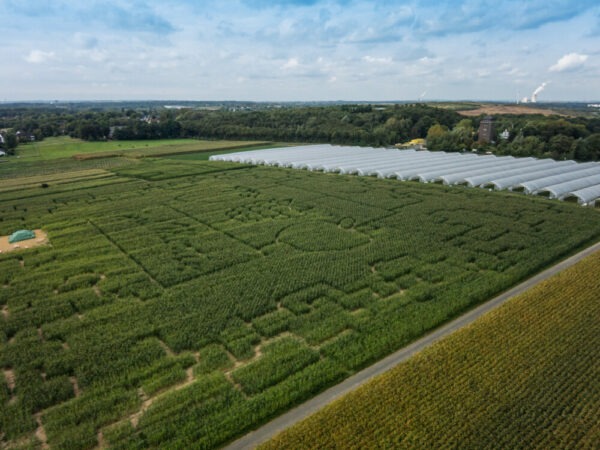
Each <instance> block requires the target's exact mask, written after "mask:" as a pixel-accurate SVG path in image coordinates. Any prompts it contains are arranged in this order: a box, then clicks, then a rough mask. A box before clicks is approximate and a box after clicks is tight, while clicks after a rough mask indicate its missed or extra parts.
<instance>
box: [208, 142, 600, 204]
mask: <svg viewBox="0 0 600 450" xmlns="http://www.w3.org/2000/svg"><path fill="white" fill-rule="evenodd" d="M210 159H211V160H212V161H233V162H240V163H246V164H262V165H268V166H279V167H291V168H294V169H307V170H311V171H315V170H316V171H321V172H337V173H341V174H356V175H364V176H377V177H379V178H396V179H398V180H418V181H421V182H423V183H435V182H440V183H444V184H446V185H455V184H464V185H467V186H470V187H482V188H493V189H496V190H502V189H508V190H518V191H523V192H524V193H526V194H532V195H536V194H543V195H547V196H548V197H549V198H555V199H559V200H564V199H567V198H573V199H576V200H577V202H578V203H579V204H581V205H590V206H593V205H594V204H595V202H596V201H597V200H598V199H600V163H597V162H591V163H576V162H575V161H554V160H551V159H535V158H515V157H512V156H495V155H476V154H472V153H454V152H453V153H446V152H430V151H416V150H415V149H406V150H398V149H382V148H367V147H346V146H332V145H328V144H327V145H307V146H299V147H286V148H275V149H268V150H255V151H246V152H238V153H229V154H225V155H215V156H211V158H210Z"/></svg>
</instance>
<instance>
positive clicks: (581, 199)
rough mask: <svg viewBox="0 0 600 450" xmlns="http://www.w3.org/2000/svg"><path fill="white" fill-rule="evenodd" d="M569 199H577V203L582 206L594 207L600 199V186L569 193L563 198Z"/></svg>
mask: <svg viewBox="0 0 600 450" xmlns="http://www.w3.org/2000/svg"><path fill="white" fill-rule="evenodd" d="M569 197H576V198H577V203H579V204H580V205H591V206H594V204H595V203H596V200H598V199H599V198H600V185H595V186H589V187H586V188H583V189H579V190H577V191H573V192H569V193H568V194H566V195H564V196H563V198H562V199H563V200H566V199H567V198H569Z"/></svg>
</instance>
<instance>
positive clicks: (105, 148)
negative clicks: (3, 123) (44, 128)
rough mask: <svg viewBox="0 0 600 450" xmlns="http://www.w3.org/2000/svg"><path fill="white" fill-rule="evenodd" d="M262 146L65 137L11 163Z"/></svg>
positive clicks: (24, 150)
mask: <svg viewBox="0 0 600 450" xmlns="http://www.w3.org/2000/svg"><path fill="white" fill-rule="evenodd" d="M266 144H268V143H265V142H251V141H199V140H197V139H157V140H146V141H100V142H88V141H82V140H80V139H73V138H70V137H67V136H62V137H53V138H46V139H44V140H43V141H41V142H30V143H27V144H25V145H21V146H19V147H18V148H17V153H16V155H17V156H18V158H16V159H15V158H11V162H31V161H38V160H39V161H45V160H53V159H59V158H70V157H76V158H79V159H91V158H106V157H109V156H128V157H133V158H139V157H144V156H163V155H171V154H182V153H196V152H206V151H212V150H219V149H240V148H243V147H250V146H259V147H262V148H264V147H266V146H268V145H266Z"/></svg>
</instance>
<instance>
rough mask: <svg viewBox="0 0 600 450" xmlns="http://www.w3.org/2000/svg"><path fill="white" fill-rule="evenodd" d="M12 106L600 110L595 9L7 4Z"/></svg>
mask: <svg viewBox="0 0 600 450" xmlns="http://www.w3.org/2000/svg"><path fill="white" fill-rule="evenodd" d="M0 23H1V26H0V39H1V40H0V42H1V43H2V45H0V60H1V61H2V64H0V101H14V100H54V99H58V100H121V99H157V100H162V99H180V100H256V101H286V100H288V101H297V100H306V101H311V100H371V101H381V100H416V99H419V98H423V99H425V100H434V99H439V100H457V99H478V100H514V99H516V98H517V97H525V96H530V95H531V93H532V92H533V91H534V90H535V89H536V88H537V87H538V86H540V85H542V83H547V84H546V85H545V88H544V90H543V91H541V92H540V93H539V96H538V101H540V102H541V101H555V100H559V101H567V100H577V101H591V100H594V101H598V100H600V3H599V2H598V1H597V0H593V1H589V0H577V1H574V0H568V1H567V0H532V1H527V0H520V1H513V0H496V1H490V0H481V1H475V0H453V1H447V2H442V1H433V0H423V1H418V0H414V1H395V0H383V1H371V2H366V1H353V0H287V1H284V0H280V1H268V0H231V1H228V0H221V1H218V0H207V1H202V0H198V1H192V0H188V1H185V0H161V1H139V0H127V1H125V0H104V1H95V0H86V1H76V0H46V1H42V0H0Z"/></svg>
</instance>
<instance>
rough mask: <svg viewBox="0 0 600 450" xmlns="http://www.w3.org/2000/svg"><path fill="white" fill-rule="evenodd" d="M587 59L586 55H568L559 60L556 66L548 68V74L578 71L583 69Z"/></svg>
mask: <svg viewBox="0 0 600 450" xmlns="http://www.w3.org/2000/svg"><path fill="white" fill-rule="evenodd" d="M587 59H588V55H582V54H580V53H569V54H567V55H565V56H563V57H562V58H560V59H559V60H558V61H557V62H556V64H554V65H553V66H551V67H550V69H549V70H550V72H566V71H569V70H575V69H579V68H580V67H583V65H584V64H585V62H586V61H587Z"/></svg>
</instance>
